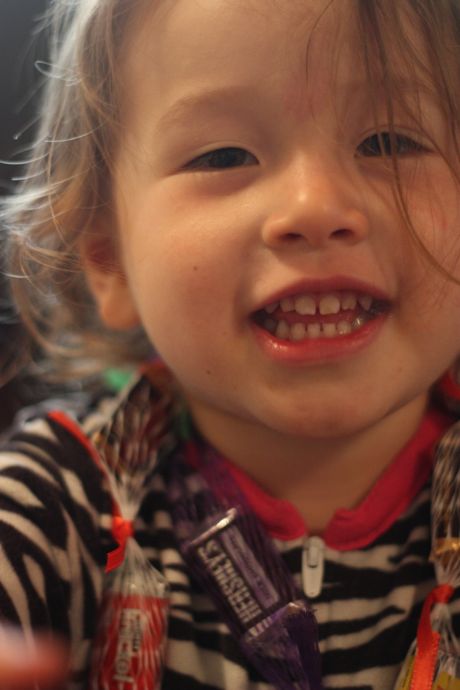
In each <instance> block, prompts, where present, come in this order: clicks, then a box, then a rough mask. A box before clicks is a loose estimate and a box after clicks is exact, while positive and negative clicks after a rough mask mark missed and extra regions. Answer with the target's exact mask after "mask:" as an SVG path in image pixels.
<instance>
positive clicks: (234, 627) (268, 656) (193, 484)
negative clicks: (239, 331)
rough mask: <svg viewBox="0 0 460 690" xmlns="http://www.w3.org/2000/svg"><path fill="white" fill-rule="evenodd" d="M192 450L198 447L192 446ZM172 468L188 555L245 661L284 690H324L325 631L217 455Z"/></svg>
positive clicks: (202, 451) (178, 461)
mask: <svg viewBox="0 0 460 690" xmlns="http://www.w3.org/2000/svg"><path fill="white" fill-rule="evenodd" d="M189 450H190V445H189ZM199 454H200V456H203V457H204V465H203V466H202V467H200V473H199V474H198V473H194V472H192V473H191V471H190V464H192V465H193V459H191V458H187V461H185V460H182V461H181V459H180V458H179V457H177V456H176V457H175V458H174V462H173V463H171V482H170V500H171V503H172V505H173V506H174V523H175V529H176V534H177V536H178V539H179V542H180V546H181V551H182V554H183V557H184V560H185V561H186V563H187V565H188V567H189V569H190V571H191V573H192V574H193V575H194V577H195V578H196V579H197V580H198V581H199V582H200V583H201V585H202V586H203V589H204V590H205V591H206V592H207V593H208V594H209V596H210V597H211V598H212V600H213V602H214V604H215V606H216V608H217V610H218V611H219V612H220V614H221V616H222V619H223V620H224V621H225V622H226V624H227V625H228V627H229V629H230V631H231V632H232V635H233V637H234V638H235V640H236V641H237V642H238V645H239V648H240V650H241V651H242V653H243V654H244V655H245V656H246V657H247V659H248V660H249V661H250V662H251V664H252V665H253V666H254V667H255V668H257V669H258V670H259V672H260V674H261V675H262V677H263V678H265V679H266V680H267V681H268V682H269V683H270V684H272V685H273V687H275V688H277V690H321V688H322V684H321V668H320V666H321V662H320V653H319V649H318V638H317V624H316V619H315V616H314V613H313V610H312V608H311V607H310V605H309V603H308V601H307V600H306V598H305V597H304V595H303V594H302V592H300V590H299V589H298V588H297V587H296V585H295V583H294V581H293V579H292V577H291V575H290V573H289V571H288V569H287V567H286V565H285V564H284V562H283V560H282V558H281V556H280V554H279V553H278V551H277V550H276V549H275V548H274V546H273V544H272V542H271V541H270V539H269V538H268V537H267V535H266V533H265V530H264V528H263V527H262V525H261V524H260V523H259V521H258V519H257V518H256V516H255V515H254V513H253V512H252V511H251V509H250V507H249V506H248V505H247V504H246V501H245V498H244V496H243V495H242V494H241V492H240V491H239V489H238V487H237V486H236V483H235V482H234V481H233V480H232V478H231V477H230V476H229V474H228V472H227V471H226V470H225V468H224V467H223V465H222V463H221V461H220V459H219V458H218V457H216V456H215V455H214V454H213V452H212V451H210V450H207V449H204V448H201V449H200V451H199Z"/></svg>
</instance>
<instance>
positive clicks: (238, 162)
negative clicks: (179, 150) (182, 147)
mask: <svg viewBox="0 0 460 690" xmlns="http://www.w3.org/2000/svg"><path fill="white" fill-rule="evenodd" d="M248 165H257V158H256V157H255V156H253V155H252V153H249V151H245V149H241V148H238V147H236V146H227V147H224V148H221V149H215V150H214V151H208V153H203V154H202V155H201V156H197V158H194V159H193V160H192V161H190V163H187V165H186V166H185V169H186V170H203V171H208V172H213V171H219V170H229V169H231V168H242V167H247V166H248Z"/></svg>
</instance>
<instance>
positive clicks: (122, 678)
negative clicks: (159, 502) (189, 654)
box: [90, 539, 169, 690]
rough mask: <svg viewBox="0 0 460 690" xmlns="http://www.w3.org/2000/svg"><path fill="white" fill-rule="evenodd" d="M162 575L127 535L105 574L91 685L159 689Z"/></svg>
mask: <svg viewBox="0 0 460 690" xmlns="http://www.w3.org/2000/svg"><path fill="white" fill-rule="evenodd" d="M168 608H169V589H168V584H167V582H166V580H165V579H164V578H163V576H162V575H161V574H160V573H159V572H158V571H157V570H155V569H154V568H152V567H151V566H150V565H149V563H148V562H146V560H145V556H144V555H143V553H142V551H141V549H140V547H139V546H138V545H137V543H136V542H135V541H134V540H133V539H129V540H128V542H127V545H126V552H125V558H124V561H123V564H122V565H121V566H120V567H119V568H117V570H115V571H114V572H113V573H111V574H110V576H109V580H108V582H107V586H106V589H105V593H104V596H103V601H102V606H101V618H100V620H99V627H98V633H97V635H96V640H95V646H94V653H93V658H92V665H91V681H90V689H91V690H159V689H160V687H161V677H162V673H163V664H164V654H165V647H166V634H167V620H168Z"/></svg>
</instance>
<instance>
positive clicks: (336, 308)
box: [253, 291, 389, 342]
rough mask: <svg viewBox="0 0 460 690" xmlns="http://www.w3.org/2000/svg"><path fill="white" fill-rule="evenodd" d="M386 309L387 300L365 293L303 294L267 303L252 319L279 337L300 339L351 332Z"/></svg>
mask: <svg viewBox="0 0 460 690" xmlns="http://www.w3.org/2000/svg"><path fill="white" fill-rule="evenodd" d="M388 309H389V303H388V302H386V301H383V300H379V299H375V298H374V297H372V296H371V295H367V294H364V293H358V292H351V291H338V292H331V293H327V294H325V293H322V294H318V293H304V294H299V295H295V296H293V297H286V298H284V299H282V300H281V301H279V302H274V303H273V304H268V305H266V306H265V307H264V308H263V309H259V310H258V311H257V312H255V313H254V315H253V320H254V322H255V323H256V324H257V325H258V326H259V328H262V329H263V330H265V331H268V333H270V334H271V335H273V336H274V337H275V338H277V339H279V340H290V341H294V342H300V341H302V340H313V339H315V340H317V339H319V338H327V339H330V338H337V337H345V336H347V335H351V334H353V333H355V332H356V331H359V330H360V329H361V328H363V326H365V325H366V324H367V323H369V322H370V321H372V320H374V319H376V318H377V317H378V316H380V315H381V314H384V313H385V312H386V311H388Z"/></svg>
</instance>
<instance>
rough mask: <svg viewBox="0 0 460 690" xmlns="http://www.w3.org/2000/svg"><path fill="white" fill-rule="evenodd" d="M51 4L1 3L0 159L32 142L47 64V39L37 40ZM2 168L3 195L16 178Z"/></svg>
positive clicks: (41, 0)
mask: <svg viewBox="0 0 460 690" xmlns="http://www.w3.org/2000/svg"><path fill="white" fill-rule="evenodd" d="M47 4H48V0H0V159H2V160H8V159H10V158H11V156H13V155H14V154H16V153H18V152H19V151H21V150H22V149H23V148H24V147H26V146H27V144H28V143H29V142H30V139H31V137H32V134H33V122H34V119H35V107H36V102H37V96H38V92H37V90H38V87H39V84H40V79H41V77H40V73H39V72H38V70H37V69H36V67H35V63H36V61H37V60H46V57H47V50H46V39H45V37H44V36H43V35H42V36H37V35H36V34H37V29H38V26H39V23H40V22H39V18H40V16H42V15H43V13H44V11H45V10H46V7H47ZM16 173H17V171H13V170H12V169H11V168H10V167H9V166H7V165H4V164H3V163H2V164H1V165H0V182H1V188H0V194H4V193H5V192H8V191H9V190H10V189H11V186H12V183H11V178H12V177H14V176H16Z"/></svg>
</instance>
